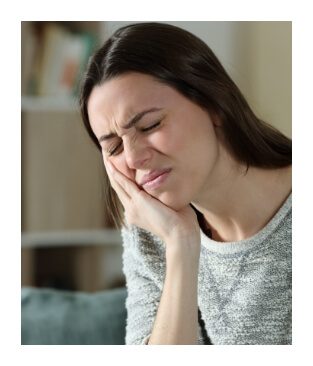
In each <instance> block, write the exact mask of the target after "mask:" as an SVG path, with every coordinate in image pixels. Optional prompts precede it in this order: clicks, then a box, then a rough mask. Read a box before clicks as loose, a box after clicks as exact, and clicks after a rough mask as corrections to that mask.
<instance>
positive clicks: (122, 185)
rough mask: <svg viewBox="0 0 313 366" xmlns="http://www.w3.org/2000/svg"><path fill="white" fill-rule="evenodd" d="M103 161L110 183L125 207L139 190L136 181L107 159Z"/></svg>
mask: <svg viewBox="0 0 313 366" xmlns="http://www.w3.org/2000/svg"><path fill="white" fill-rule="evenodd" d="M104 163H105V167H106V169H107V173H108V176H109V179H110V182H111V185H112V187H113V189H114V190H115V192H116V193H117V195H118V196H119V198H120V200H121V201H122V204H123V205H124V208H126V205H127V204H129V202H130V201H131V200H132V199H133V198H134V197H135V196H136V195H137V194H138V193H139V192H140V189H139V188H138V187H137V185H136V183H134V182H132V181H131V180H130V179H128V178H127V177H126V176H125V175H124V174H122V173H121V172H119V171H118V170H117V169H116V168H115V167H114V166H113V164H111V163H110V162H109V161H108V160H106V161H105V160H104Z"/></svg>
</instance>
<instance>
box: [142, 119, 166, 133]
mask: <svg viewBox="0 0 313 366" xmlns="http://www.w3.org/2000/svg"><path fill="white" fill-rule="evenodd" d="M160 123H161V121H158V122H156V123H154V124H153V125H152V126H149V127H146V128H142V129H141V131H142V132H147V131H150V130H153V129H154V128H156V127H158V126H159V125H160Z"/></svg>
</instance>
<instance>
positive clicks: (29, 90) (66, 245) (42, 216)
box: [21, 22, 124, 291]
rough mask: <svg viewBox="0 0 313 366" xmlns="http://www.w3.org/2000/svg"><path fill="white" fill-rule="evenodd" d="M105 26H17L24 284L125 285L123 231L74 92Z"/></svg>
mask: <svg viewBox="0 0 313 366" xmlns="http://www.w3.org/2000/svg"><path fill="white" fill-rule="evenodd" d="M105 37H106V27H105V22H22V23H21V39H22V44H21V49H22V78H21V90H22V95H21V112H22V115H21V123H22V125H21V127H22V128H21V130H22V136H21V138H22V249H21V250H22V258H21V265H22V279H21V284H22V286H36V287H43V286H48V287H56V288H62V289H71V290H80V291H98V290H102V289H105V288H108V287H114V286H115V285H121V284H123V283H124V278H123V274H122V263H121V261H122V259H121V257H122V245H121V236H120V233H119V232H118V231H117V230H115V229H114V227H113V223H112V220H111V219H110V217H109V214H108V209H107V208H106V207H105V205H104V200H103V189H104V186H103V169H104V168H103V163H102V160H101V156H100V155H99V153H98V151H97V150H96V148H95V147H94V146H93V145H92V142H91V141H90V140H89V137H88V135H87V133H86V131H85V130H84V127H83V124H82V121H81V117H80V114H79V106H78V88H79V81H80V78H81V75H82V71H83V70H84V69H85V67H86V63H87V61H88V58H89V55H90V54H91V53H92V50H93V49H96V48H97V47H98V46H100V44H101V43H102V42H103V41H104V39H105Z"/></svg>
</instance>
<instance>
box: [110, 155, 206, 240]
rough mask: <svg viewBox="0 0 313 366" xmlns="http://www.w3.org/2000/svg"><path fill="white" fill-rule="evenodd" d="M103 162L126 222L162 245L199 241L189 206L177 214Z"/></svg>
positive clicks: (194, 218)
mask: <svg viewBox="0 0 313 366" xmlns="http://www.w3.org/2000/svg"><path fill="white" fill-rule="evenodd" d="M103 160H104V164H105V167H106V170H107V173H108V176H109V179H110V182H111V185H112V187H113V189H114V190H115V192H116V193H117V195H118V197H119V199H120V201H121V203H122V205H123V206H124V209H125V218H126V221H127V223H129V224H133V225H136V226H139V227H141V228H143V229H145V230H147V231H149V232H151V233H153V234H155V235H157V236H158V237H159V238H160V239H162V240H163V241H164V242H165V243H167V242H169V241H173V240H174V239H181V238H184V240H186V239H188V240H190V241H197V242H200V229H199V224H198V221H197V217H196V214H195V212H194V211H193V209H192V208H191V207H190V206H189V205H188V206H186V207H185V208H183V209H181V210H180V211H175V210H173V209H171V208H169V207H168V206H166V205H165V204H163V203H162V202H160V201H159V200H157V199H156V198H154V197H152V196H151V195H149V194H148V193H147V192H145V191H144V190H141V189H140V188H139V187H138V186H137V184H136V183H134V182H133V181H131V180H130V179H128V178H127V177H126V176H125V175H123V174H122V173H121V172H119V171H118V170H117V169H116V168H115V167H114V166H113V164H111V163H110V162H109V161H108V160H106V159H103Z"/></svg>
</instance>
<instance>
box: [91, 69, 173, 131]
mask: <svg viewBox="0 0 313 366" xmlns="http://www.w3.org/2000/svg"><path fill="white" fill-rule="evenodd" d="M175 96H176V92H175V91H174V89H172V88H170V87H169V86H167V85H165V84H162V83H160V82H158V81H157V80H155V79H154V78H153V77H151V76H148V75H144V74H139V73H128V74H125V75H121V76H119V77H116V78H113V79H111V80H109V81H106V82H105V83H103V84H102V85H99V86H96V87H94V89H93V90H92V92H91V94H90V97H89V100H88V115H89V120H90V123H91V127H92V128H93V130H94V131H95V132H97V130H99V129H100V128H101V130H103V128H104V127H109V126H111V127H113V126H112V124H113V125H116V126H120V125H122V124H123V123H124V124H125V121H126V120H128V119H129V118H131V117H132V116H133V115H134V114H135V113H138V112H140V111H141V110H143V109H147V108H152V107H159V108H164V107H165V108H166V106H168V105H170V103H171V102H174V99H175Z"/></svg>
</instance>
